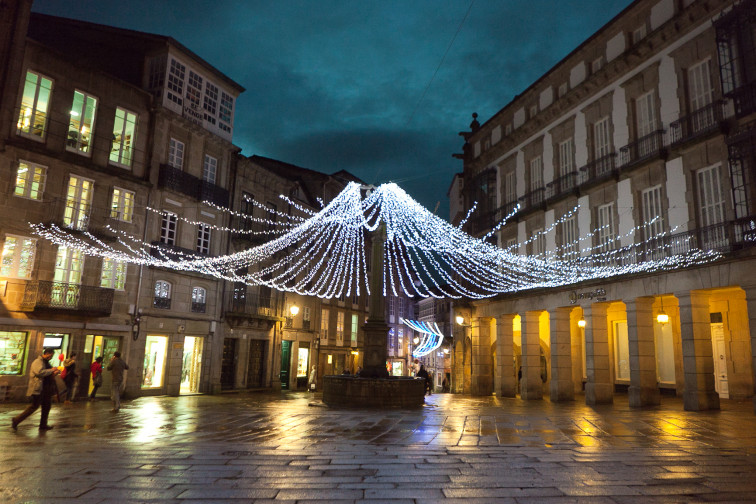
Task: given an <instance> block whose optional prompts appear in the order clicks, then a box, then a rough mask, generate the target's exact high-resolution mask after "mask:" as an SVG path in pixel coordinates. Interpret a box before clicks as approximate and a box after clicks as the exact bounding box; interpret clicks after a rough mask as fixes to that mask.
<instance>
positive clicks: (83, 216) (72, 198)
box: [63, 175, 94, 230]
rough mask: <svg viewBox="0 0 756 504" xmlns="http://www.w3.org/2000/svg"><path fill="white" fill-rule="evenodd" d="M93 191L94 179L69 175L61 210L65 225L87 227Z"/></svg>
mask: <svg viewBox="0 0 756 504" xmlns="http://www.w3.org/2000/svg"><path fill="white" fill-rule="evenodd" d="M93 191H94V181H92V180H89V179H85V178H83V177H79V176H77V175H71V176H70V177H69V178H68V191H67V193H66V208H65V211H64V212H63V224H65V225H66V227H69V228H72V229H78V230H84V229H86V228H87V225H88V224H89V214H90V212H91V210H92V192H93Z"/></svg>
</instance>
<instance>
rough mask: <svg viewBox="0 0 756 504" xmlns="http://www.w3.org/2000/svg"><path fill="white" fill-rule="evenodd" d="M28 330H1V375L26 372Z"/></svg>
mask: <svg viewBox="0 0 756 504" xmlns="http://www.w3.org/2000/svg"><path fill="white" fill-rule="evenodd" d="M26 336H27V333H26V332H21V331H0V375H21V374H23V373H24V360H25V359H24V357H25V356H26V339H27V338H26Z"/></svg>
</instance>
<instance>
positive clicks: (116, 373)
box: [108, 352, 129, 413]
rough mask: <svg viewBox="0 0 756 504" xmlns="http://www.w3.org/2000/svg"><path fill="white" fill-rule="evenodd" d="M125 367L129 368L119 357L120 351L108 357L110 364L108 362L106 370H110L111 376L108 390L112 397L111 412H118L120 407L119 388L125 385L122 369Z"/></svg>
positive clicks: (124, 369) (125, 368)
mask: <svg viewBox="0 0 756 504" xmlns="http://www.w3.org/2000/svg"><path fill="white" fill-rule="evenodd" d="M127 369H129V365H128V364H126V361H124V360H123V359H121V352H115V353H113V358H112V359H110V364H108V371H110V372H111V376H112V377H113V380H112V381H113V383H112V384H111V390H110V397H111V398H112V399H113V409H112V410H110V411H112V412H113V413H118V411H119V410H120V409H121V389H122V387H123V386H124V385H125V384H124V380H123V378H124V371H126V370H127Z"/></svg>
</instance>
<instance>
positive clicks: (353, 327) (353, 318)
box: [351, 313, 358, 347]
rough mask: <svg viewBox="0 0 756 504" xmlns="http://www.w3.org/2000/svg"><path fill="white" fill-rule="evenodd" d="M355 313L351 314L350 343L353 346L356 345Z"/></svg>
mask: <svg viewBox="0 0 756 504" xmlns="http://www.w3.org/2000/svg"><path fill="white" fill-rule="evenodd" d="M357 320H358V319H357V314H356V313H353V314H352V337H351V343H352V346H353V347H356V346H357V324H358V322H357Z"/></svg>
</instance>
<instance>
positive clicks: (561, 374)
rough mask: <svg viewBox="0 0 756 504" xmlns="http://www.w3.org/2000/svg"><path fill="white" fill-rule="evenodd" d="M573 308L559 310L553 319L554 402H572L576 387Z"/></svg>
mask: <svg viewBox="0 0 756 504" xmlns="http://www.w3.org/2000/svg"><path fill="white" fill-rule="evenodd" d="M571 311H572V308H557V309H556V310H555V311H553V312H550V313H549V315H550V317H551V324H550V330H551V334H550V337H551V390H550V397H551V400H552V401H572V400H573V399H575V386H574V385H573V383H572V338H571V337H570V312H571Z"/></svg>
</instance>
